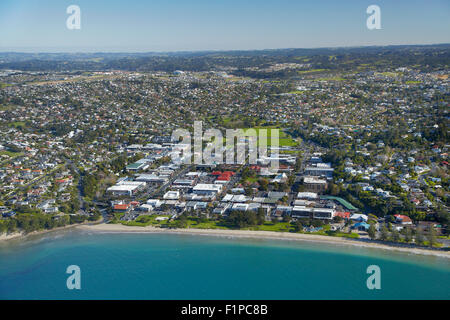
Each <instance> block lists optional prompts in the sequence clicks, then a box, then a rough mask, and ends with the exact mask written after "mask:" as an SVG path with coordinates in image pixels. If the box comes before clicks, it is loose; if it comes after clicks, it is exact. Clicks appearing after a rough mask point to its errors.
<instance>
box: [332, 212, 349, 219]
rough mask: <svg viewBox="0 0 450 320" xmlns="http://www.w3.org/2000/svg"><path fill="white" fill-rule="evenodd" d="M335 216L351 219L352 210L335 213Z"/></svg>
mask: <svg viewBox="0 0 450 320" xmlns="http://www.w3.org/2000/svg"><path fill="white" fill-rule="evenodd" d="M334 216H335V217H341V218H342V219H346V220H348V219H350V212H336V213H335V214H334Z"/></svg>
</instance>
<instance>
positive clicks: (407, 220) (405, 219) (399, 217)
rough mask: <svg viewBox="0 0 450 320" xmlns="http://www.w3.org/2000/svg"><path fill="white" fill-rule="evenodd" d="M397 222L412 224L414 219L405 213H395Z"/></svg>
mask: <svg viewBox="0 0 450 320" xmlns="http://www.w3.org/2000/svg"><path fill="white" fill-rule="evenodd" d="M394 217H395V222H396V223H401V224H412V220H411V218H410V217H408V216H405V215H403V214H395V215H394Z"/></svg>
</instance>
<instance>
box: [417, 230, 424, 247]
mask: <svg viewBox="0 0 450 320" xmlns="http://www.w3.org/2000/svg"><path fill="white" fill-rule="evenodd" d="M416 244H418V245H422V244H423V231H422V229H421V228H417V231H416Z"/></svg>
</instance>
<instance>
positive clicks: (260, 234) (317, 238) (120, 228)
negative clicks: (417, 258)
mask: <svg viewBox="0 0 450 320" xmlns="http://www.w3.org/2000/svg"><path fill="white" fill-rule="evenodd" d="M75 227H76V228H77V229H81V230H85V231H93V232H104V233H164V234H169V233H174V234H189V235H206V236H221V237H237V238H251V239H272V240H294V241H309V242H316V243H329V244H341V245H352V246H359V247H366V248H374V249H381V250H388V251H400V252H403V253H410V254H411V253H412V254H418V255H428V256H436V257H441V258H447V259H448V258H450V252H449V251H438V250H432V249H426V248H407V247H397V246H391V245H388V244H381V243H375V242H363V241H358V240H351V239H346V238H340V237H331V236H322V235H313V234H304V233H288V232H276V231H254V230H227V229H195V228H189V229H164V228H157V227H153V226H146V227H139V226H125V225H122V224H105V223H100V224H95V225H77V226H75Z"/></svg>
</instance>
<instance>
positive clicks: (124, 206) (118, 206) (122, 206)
mask: <svg viewBox="0 0 450 320" xmlns="http://www.w3.org/2000/svg"><path fill="white" fill-rule="evenodd" d="M130 208H131V206H130V204H128V203H124V204H116V205H114V211H118V212H127V211H128V210H130Z"/></svg>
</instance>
